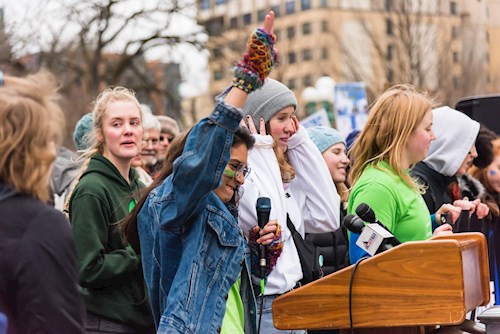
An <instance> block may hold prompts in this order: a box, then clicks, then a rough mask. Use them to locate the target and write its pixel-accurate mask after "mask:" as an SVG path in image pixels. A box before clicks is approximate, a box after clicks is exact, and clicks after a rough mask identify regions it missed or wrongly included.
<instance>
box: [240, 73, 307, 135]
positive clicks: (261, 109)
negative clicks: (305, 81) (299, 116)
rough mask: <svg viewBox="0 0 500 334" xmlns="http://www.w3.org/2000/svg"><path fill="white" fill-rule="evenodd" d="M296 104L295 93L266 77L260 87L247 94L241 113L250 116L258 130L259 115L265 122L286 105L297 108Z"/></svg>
mask: <svg viewBox="0 0 500 334" xmlns="http://www.w3.org/2000/svg"><path fill="white" fill-rule="evenodd" d="M297 105H298V103H297V98H296V97H295V94H293V92H292V91H291V90H290V89H289V88H288V87H287V86H285V85H283V84H282V83H281V82H279V81H276V80H274V79H270V78H268V79H266V82H264V85H263V86H262V87H261V88H260V89H258V90H256V91H254V92H252V93H250V95H248V98H247V101H246V102H245V105H244V106H243V115H245V116H246V115H250V116H252V119H253V122H254V124H255V127H256V129H257V131H258V129H259V119H260V118H261V117H262V118H263V119H264V121H265V122H266V123H267V122H268V121H269V119H270V118H271V117H273V116H274V114H276V113H277V112H279V111H281V110H282V109H284V108H286V107H288V106H293V107H294V108H295V110H297Z"/></svg>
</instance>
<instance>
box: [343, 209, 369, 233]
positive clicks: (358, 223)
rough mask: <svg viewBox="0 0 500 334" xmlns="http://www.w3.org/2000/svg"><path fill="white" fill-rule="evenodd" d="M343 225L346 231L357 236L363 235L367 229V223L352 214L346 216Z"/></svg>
mask: <svg viewBox="0 0 500 334" xmlns="http://www.w3.org/2000/svg"><path fill="white" fill-rule="evenodd" d="M342 224H344V226H345V228H346V229H348V230H349V231H351V232H353V233H356V234H361V232H362V231H363V229H364V228H365V222H364V221H363V220H361V218H359V217H358V216H356V215H352V214H349V215H347V216H345V217H344V220H343V221H342Z"/></svg>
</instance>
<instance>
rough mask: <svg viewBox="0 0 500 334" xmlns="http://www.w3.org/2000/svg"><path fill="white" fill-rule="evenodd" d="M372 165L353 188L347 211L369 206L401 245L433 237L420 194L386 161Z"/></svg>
mask: <svg viewBox="0 0 500 334" xmlns="http://www.w3.org/2000/svg"><path fill="white" fill-rule="evenodd" d="M378 167H379V168H381V169H382V170H380V169H378V168H375V167H374V166H373V165H369V166H368V167H366V168H365V170H364V171H363V173H362V174H361V177H360V178H359V180H358V181H357V182H356V184H355V185H354V187H353V188H352V191H351V194H350V196H349V207H348V212H349V213H354V214H355V210H356V208H357V207H358V205H359V204H361V203H366V204H368V205H369V206H370V207H371V208H372V209H373V211H374V212H375V216H376V217H377V219H378V220H379V221H380V222H381V223H383V224H384V225H385V226H387V228H388V229H389V230H390V231H391V232H392V233H393V234H394V236H395V237H396V238H398V239H399V241H401V242H406V241H420V240H426V239H428V238H430V237H431V236H432V226H431V219H430V213H429V210H428V209H427V206H426V205H425V202H424V199H423V197H422V195H421V194H420V193H418V192H417V191H415V190H414V189H412V188H410V187H409V186H408V185H407V184H406V183H404V182H403V180H402V179H401V178H400V177H399V176H398V175H397V174H396V173H395V172H394V170H393V169H392V168H391V167H390V165H389V164H388V163H387V162H380V163H379V164H378Z"/></svg>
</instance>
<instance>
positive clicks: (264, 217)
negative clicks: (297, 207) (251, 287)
mask: <svg viewBox="0 0 500 334" xmlns="http://www.w3.org/2000/svg"><path fill="white" fill-rule="evenodd" d="M256 206H257V222H258V224H259V227H260V229H263V228H264V226H266V224H267V223H268V222H269V215H270V213H271V199H270V198H269V197H259V198H257V205H256ZM259 249H260V259H259V266H260V278H264V276H265V274H266V258H267V256H266V253H267V247H266V246H265V245H262V244H260V246H259Z"/></svg>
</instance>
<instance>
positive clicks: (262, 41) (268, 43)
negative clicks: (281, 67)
mask: <svg viewBox="0 0 500 334" xmlns="http://www.w3.org/2000/svg"><path fill="white" fill-rule="evenodd" d="M275 41H276V36H275V35H273V34H270V33H268V32H266V31H264V30H263V29H260V28H259V29H256V30H255V31H254V32H253V33H252V35H251V36H250V38H249V39H248V42H247V51H246V52H245V54H244V55H243V57H242V59H241V60H240V61H239V62H238V63H237V64H236V65H235V66H234V68H233V72H234V79H233V82H232V86H233V87H237V88H239V89H241V90H243V91H245V92H246V93H251V92H253V91H254V90H257V89H259V88H260V87H262V85H263V84H264V81H265V80H266V78H267V76H268V75H269V73H270V72H271V70H272V68H273V67H274V66H275V65H276V64H277V62H278V54H277V52H276V50H275V49H274V43H275Z"/></svg>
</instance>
